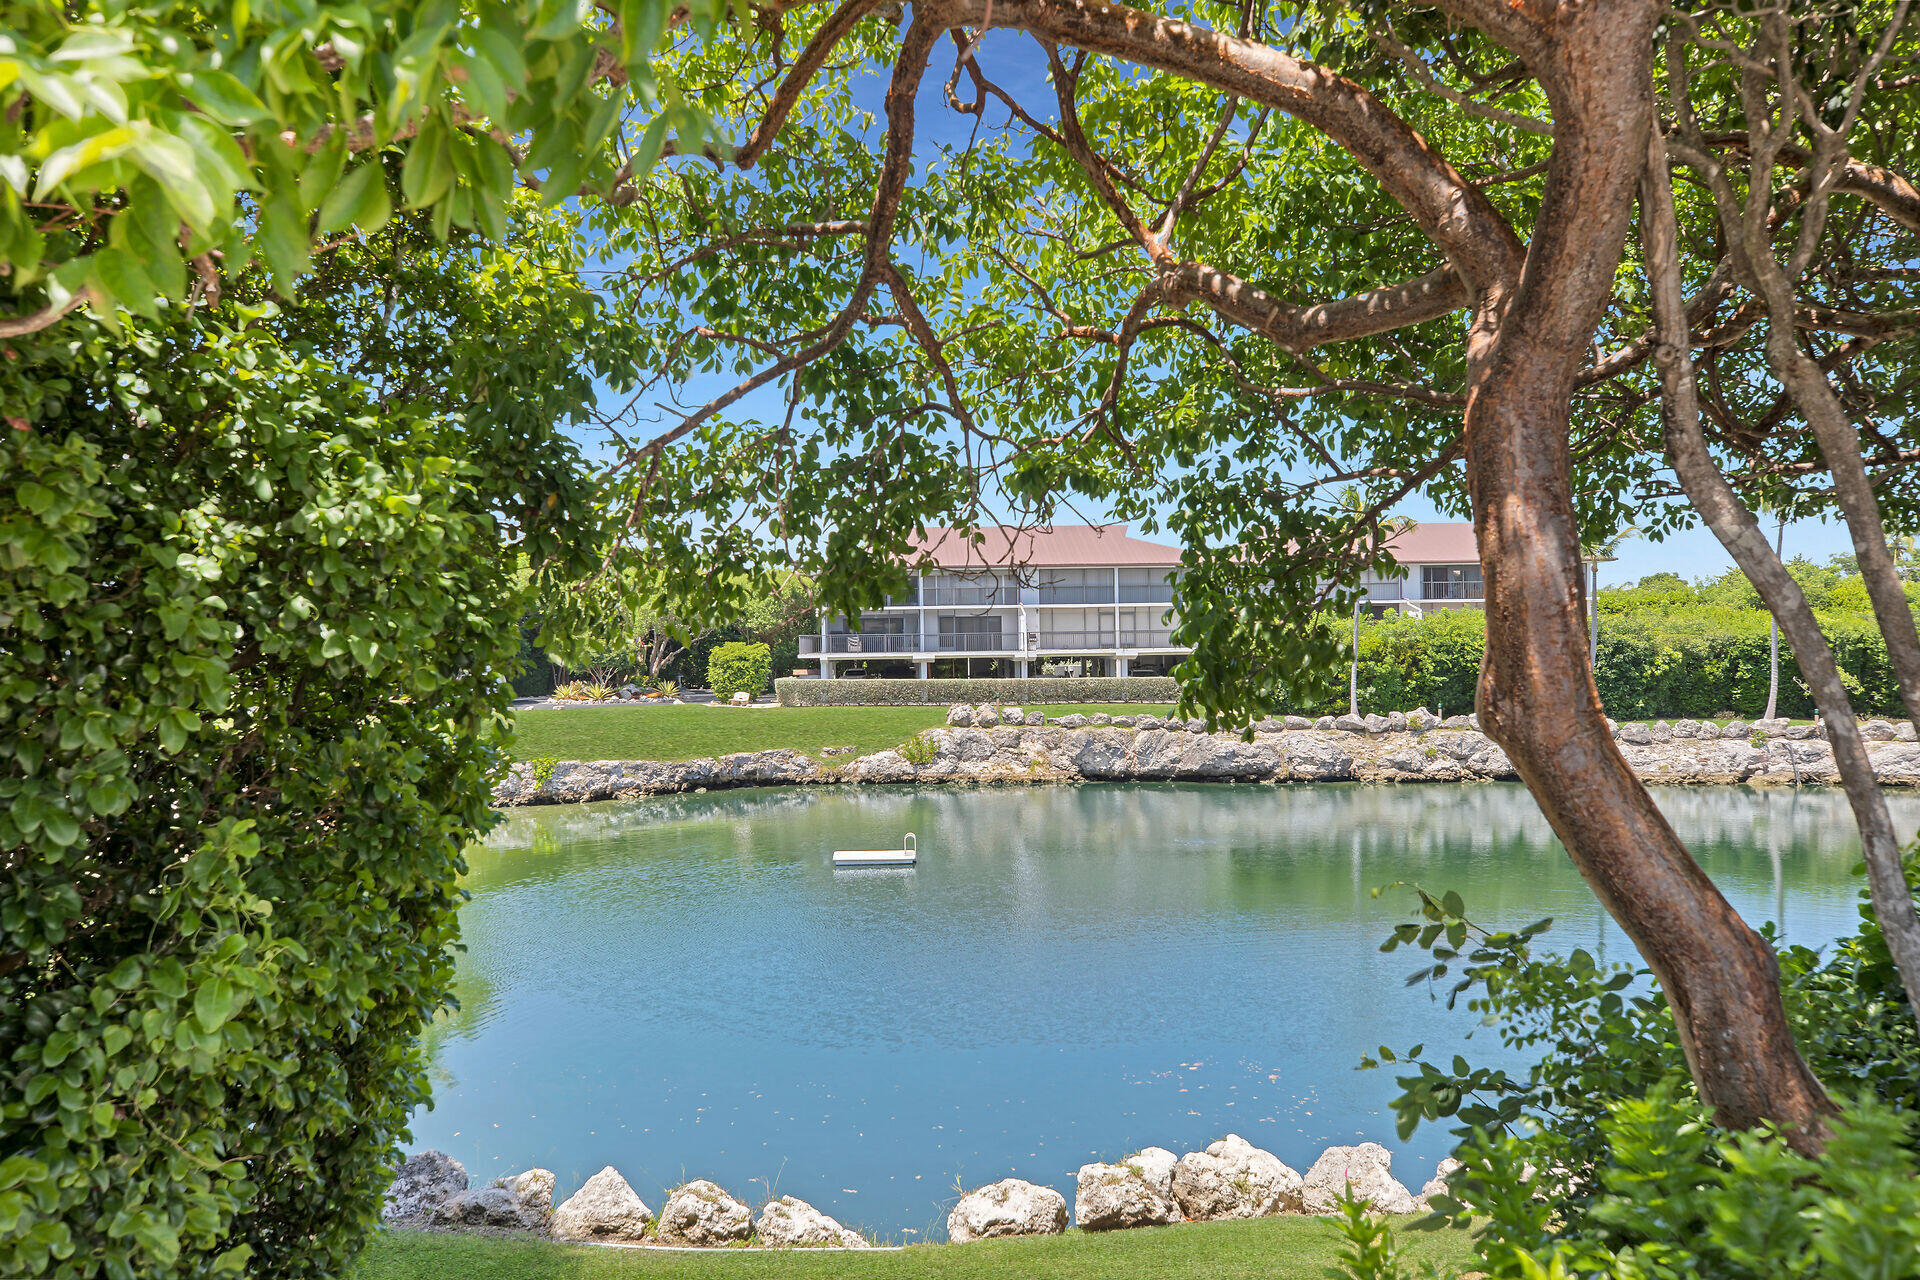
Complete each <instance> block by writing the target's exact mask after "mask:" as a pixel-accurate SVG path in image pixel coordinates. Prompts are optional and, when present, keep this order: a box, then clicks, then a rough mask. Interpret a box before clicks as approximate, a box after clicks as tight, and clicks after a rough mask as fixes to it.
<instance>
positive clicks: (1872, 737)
mask: <svg viewBox="0 0 1920 1280" xmlns="http://www.w3.org/2000/svg"><path fill="white" fill-rule="evenodd" d="M1860 736H1861V737H1863V738H1865V739H1866V740H1867V741H1869V742H1892V741H1893V725H1892V724H1891V723H1889V722H1888V721H1885V720H1869V721H1867V722H1866V723H1865V724H1863V725H1861V726H1860Z"/></svg>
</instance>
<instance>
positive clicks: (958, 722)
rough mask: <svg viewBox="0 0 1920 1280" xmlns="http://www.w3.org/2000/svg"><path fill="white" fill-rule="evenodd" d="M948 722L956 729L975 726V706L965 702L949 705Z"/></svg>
mask: <svg viewBox="0 0 1920 1280" xmlns="http://www.w3.org/2000/svg"><path fill="white" fill-rule="evenodd" d="M947 723H948V724H949V725H951V726H953V727H954V728H956V729H971V728H973V708H972V707H970V706H968V705H967V704H966V703H964V702H962V703H959V704H957V705H955V706H951V707H948V708H947Z"/></svg>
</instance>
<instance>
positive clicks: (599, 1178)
mask: <svg viewBox="0 0 1920 1280" xmlns="http://www.w3.org/2000/svg"><path fill="white" fill-rule="evenodd" d="M652 1221H653V1210H651V1209H649V1208H647V1206H646V1202H645V1201H643V1200H641V1199H640V1197H639V1196H638V1195H637V1194H635V1193H634V1190H633V1188H632V1187H631V1186H629V1185H627V1180H626V1179H625V1178H623V1177H621V1176H620V1173H619V1171H618V1170H616V1169H615V1168H614V1167H613V1166H612V1165H608V1166H607V1167H606V1168H604V1169H602V1170H601V1171H600V1172H598V1173H596V1174H594V1175H593V1176H592V1177H591V1178H588V1179H587V1180H586V1181H585V1182H584V1183H582V1184H581V1186H580V1189H579V1190H578V1191H576V1192H574V1193H573V1194H572V1195H570V1196H568V1197H567V1198H566V1201H565V1202H564V1203H563V1204H562V1205H561V1206H560V1207H559V1208H558V1209H555V1210H554V1211H553V1223H552V1226H553V1237H554V1239H556V1240H621V1241H627V1242H633V1241H636V1240H639V1239H641V1238H642V1237H644V1236H645V1235H646V1231H647V1224H648V1223H650V1222H652Z"/></svg>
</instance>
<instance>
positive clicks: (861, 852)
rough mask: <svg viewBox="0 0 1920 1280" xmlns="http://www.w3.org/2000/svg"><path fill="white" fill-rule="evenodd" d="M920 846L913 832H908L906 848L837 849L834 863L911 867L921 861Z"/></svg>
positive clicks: (838, 865)
mask: <svg viewBox="0 0 1920 1280" xmlns="http://www.w3.org/2000/svg"><path fill="white" fill-rule="evenodd" d="M919 856H920V852H919V846H918V845H917V844H916V843H915V841H914V838H913V832H911V831H909V832H907V847H906V848H904V849H835V850H834V851H833V865H834V866H835V867H910V866H912V865H913V864H914V863H915V862H917V861H919Z"/></svg>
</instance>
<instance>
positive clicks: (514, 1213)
mask: <svg viewBox="0 0 1920 1280" xmlns="http://www.w3.org/2000/svg"><path fill="white" fill-rule="evenodd" d="M552 1215H553V1174H552V1173H550V1172H549V1171H547V1170H545V1169H528V1170H526V1171H525V1172H523V1173H514V1174H509V1175H507V1176H506V1177H504V1178H495V1179H494V1180H493V1181H492V1182H490V1183H488V1184H487V1185H486V1186H484V1187H482V1188H480V1189H479V1190H478V1191H463V1192H461V1193H460V1194H459V1195H457V1196H455V1197H453V1198H452V1199H451V1200H448V1201H447V1202H446V1203H444V1204H442V1205H441V1206H440V1207H439V1208H438V1209H436V1210H435V1211H434V1214H433V1220H434V1221H435V1222H438V1223H444V1224H446V1225H449V1226H465V1227H507V1228H512V1229H515V1230H520V1231H537V1230H539V1229H540V1228H542V1227H544V1226H546V1225H547V1219H548V1218H549V1217H551V1216H552Z"/></svg>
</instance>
